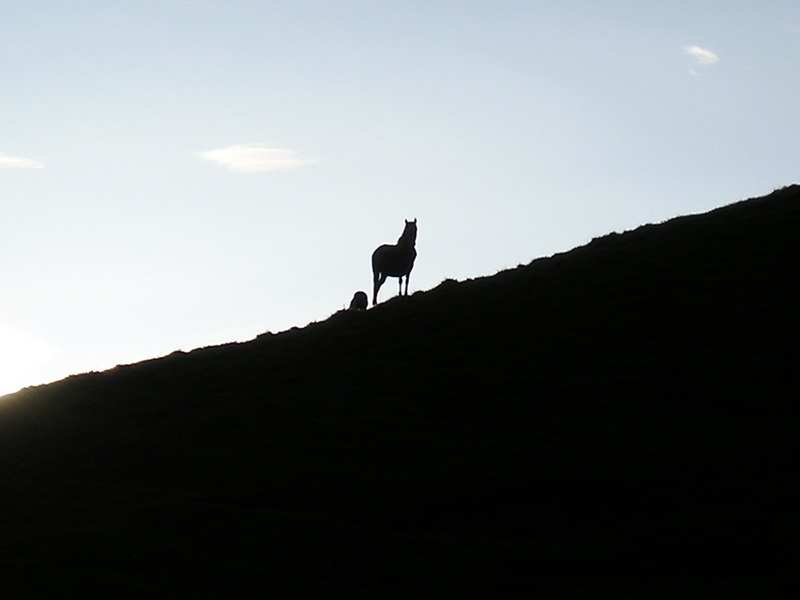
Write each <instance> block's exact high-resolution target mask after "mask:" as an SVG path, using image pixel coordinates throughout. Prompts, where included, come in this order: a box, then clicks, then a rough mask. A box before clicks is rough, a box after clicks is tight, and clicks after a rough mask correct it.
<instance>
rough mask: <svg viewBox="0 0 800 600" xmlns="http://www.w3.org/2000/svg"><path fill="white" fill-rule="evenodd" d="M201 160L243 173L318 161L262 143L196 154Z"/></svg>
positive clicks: (274, 169) (291, 166)
mask: <svg viewBox="0 0 800 600" xmlns="http://www.w3.org/2000/svg"><path fill="white" fill-rule="evenodd" d="M198 156H199V157H200V158H202V159H203V160H209V161H211V162H213V163H216V164H218V165H221V166H223V167H228V168H229V169H231V170H232V171H241V172H244V173H270V172H273V171H282V170H284V169H293V168H295V167H302V166H303V165H309V164H313V163H316V162H319V161H318V160H316V159H301V158H297V157H296V156H295V154H294V152H293V151H292V150H284V149H282V148H268V147H267V146H265V145H264V144H240V145H237V146H229V147H227V148H221V149H219V150H209V151H207V152H200V153H199V154H198Z"/></svg>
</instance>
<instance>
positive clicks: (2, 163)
mask: <svg viewBox="0 0 800 600" xmlns="http://www.w3.org/2000/svg"><path fill="white" fill-rule="evenodd" d="M0 167H12V168H14V169H43V168H44V165H43V164H42V163H40V162H36V161H35V160H30V159H29V158H19V157H17V156H8V155H7V154H3V153H2V152H0Z"/></svg>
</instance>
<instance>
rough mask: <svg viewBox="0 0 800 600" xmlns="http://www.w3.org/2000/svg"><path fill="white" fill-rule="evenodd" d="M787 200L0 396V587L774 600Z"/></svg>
mask: <svg viewBox="0 0 800 600" xmlns="http://www.w3.org/2000/svg"><path fill="white" fill-rule="evenodd" d="M799 211H800V188H797V187H793V188H788V189H786V190H782V191H779V192H776V193H775V194H773V195H771V196H770V197H768V198H765V199H757V200H752V201H748V202H744V203H739V204H736V205H732V206H730V207H724V208H722V209H718V210H717V211H712V212H711V213H708V214H706V215H697V216H692V217H683V218H680V219H676V220H673V221H670V222H667V223H665V224H662V225H656V226H646V227H643V228H640V229H637V230H635V231H633V232H629V233H626V234H622V235H619V234H612V235H609V236H605V237H604V238H599V239H597V240H594V241H593V242H592V243H590V244H588V245H586V246H584V247H581V248H578V249H576V250H574V251H571V252H568V253H564V254H560V255H556V256H554V257H551V258H547V259H539V260H536V261H533V262H532V263H531V264H529V265H526V266H524V267H520V268H518V269H514V270H511V271H508V272H503V273H500V274H498V275H496V276H493V277H487V278H480V279H476V280H472V281H466V282H460V283H458V282H445V283H443V284H442V285H440V286H439V287H437V288H436V289H434V290H431V291H430V292H426V293H418V294H415V295H414V296H412V297H411V298H398V299H393V300H391V301H388V302H386V303H384V304H382V305H380V306H378V307H377V308H375V309H371V310H369V311H367V312H366V313H348V312H344V313H338V314H336V315H334V316H333V317H332V318H330V319H328V320H327V321H325V322H322V323H318V324H314V325H311V326H308V327H306V328H304V329H302V330H292V331H289V332H286V333H282V334H278V335H264V336H260V337H259V338H257V339H256V340H253V341H251V342H247V343H243V344H232V345H226V346H220V347H212V348H207V349H201V350H197V351H194V352H191V353H176V354H174V355H171V356H169V357H166V358H163V359H158V360H154V361H148V362H145V363H140V364H138V365H133V366H129V367H122V368H117V369H113V370H111V371H108V372H106V373H102V374H92V375H86V376H81V377H75V378H71V379H68V380H65V381H63V382H59V383H56V384H52V385H50V386H44V387H40V388H35V389H31V390H26V391H25V392H22V393H20V394H17V395H15V396H13V397H11V398H10V400H9V399H6V400H4V402H3V404H2V406H0V477H2V480H3V483H4V488H3V490H4V491H3V492H2V493H0V502H2V504H0V527H2V528H3V531H4V532H6V537H5V539H6V540H7V544H6V545H5V552H4V555H2V556H0V559H3V563H2V564H3V565H4V566H3V569H4V570H5V573H4V575H5V577H3V578H0V589H6V590H11V591H19V590H29V589H30V586H31V585H34V586H40V587H41V588H42V589H44V590H48V589H52V590H56V589H57V590H60V591H62V592H63V591H64V590H69V589H74V590H85V589H86V585H85V582H86V581H88V580H92V581H97V580H99V581H101V582H105V583H104V585H105V587H102V586H101V587H100V588H98V589H101V590H104V591H105V592H109V591H113V592H114V593H115V594H118V593H120V591H121V590H128V591H130V593H131V595H133V593H134V592H136V593H141V592H142V591H152V590H153V589H168V590H170V591H171V592H172V593H174V594H176V595H177V596H181V595H182V594H183V595H186V596H187V597H189V596H191V597H215V596H217V595H218V594H220V593H230V592H231V590H244V589H247V586H248V585H256V586H259V587H260V588H261V589H265V590H269V591H270V592H271V593H273V594H276V595H279V596H280V597H309V595H311V596H315V597H324V596H338V597H341V596H342V595H344V596H346V597H376V596H385V597H426V596H427V597H453V596H455V597H486V595H487V594H489V593H491V594H492V595H493V596H494V597H502V596H503V594H504V593H506V592H507V593H508V594H509V595H511V594H512V590H513V589H514V588H515V586H524V587H525V588H527V589H528V590H529V591H536V592H539V593H540V594H543V595H545V597H547V596H548V595H553V596H556V595H558V594H561V595H564V596H569V597H582V596H585V597H599V598H602V597H609V598H611V597H674V595H675V594H676V593H694V594H704V593H710V594H712V595H714V596H716V597H720V596H724V595H725V594H726V593H729V592H731V590H734V589H745V590H751V591H753V592H754V593H755V592H759V593H762V594H763V593H764V592H765V591H768V590H769V589H771V586H774V587H775V589H777V585H778V584H777V583H776V582H778V581H780V579H781V578H782V576H786V575H787V574H789V573H791V569H790V568H789V566H788V563H789V560H790V556H789V555H788V554H787V553H786V551H785V546H784V545H785V544H788V543H789V542H791V540H792V539H793V537H794V536H795V535H796V534H797V533H798V529H799V528H798V518H797V515H796V511H795V510H794V506H795V502H794V500H795V499H796V494H795V493H794V492H793V490H794V489H796V487H797V486H796V483H798V482H797V481H796V479H797V477H796V475H794V471H793V469H791V468H789V466H788V465H787V464H786V457H790V456H794V455H796V453H797V452H796V451H797V441H796V435H795V434H794V430H795V427H794V425H795V423H796V419H795V418H794V414H793V413H792V408H793V404H792V402H793V397H792V393H793V391H794V389H795V388H796V386H795V384H794V376H793V375H792V373H793V368H794V365H793V361H792V360H791V355H790V354H787V352H786V350H785V348H786V346H785V344H786V343H788V342H792V341H793V340H794V339H795V337H796V333H797V330H798V328H797V320H796V319H797V317H796V316H795V312H796V311H795V307H796V306H797V300H798V298H797V292H796V290H797V289H798V288H800V286H797V285H795V284H796V283H797V278H798V274H797V270H796V269H795V267H794V262H793V257H795V256H797V250H800V248H798V245H800V236H798V231H800V212H799ZM676 564H677V565H679V567H678V568H676V567H675V565H676ZM32 568H35V569H42V568H46V569H48V572H49V573H50V576H49V577H48V578H47V579H44V580H43V579H41V578H39V579H37V580H36V581H32V580H31V577H30V569H32ZM198 573H199V575H198ZM577 574H579V576H576V575H577ZM82 582H83V583H82Z"/></svg>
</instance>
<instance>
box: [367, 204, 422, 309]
mask: <svg viewBox="0 0 800 600" xmlns="http://www.w3.org/2000/svg"><path fill="white" fill-rule="evenodd" d="M416 241H417V220H416V219H414V220H413V221H406V226H405V229H403V234H402V235H401V236H400V239H398V240H397V244H395V245H391V244H384V245H383V246H378V247H377V248H376V249H375V252H373V253H372V283H373V288H372V304H373V306H374V305H375V304H377V303H378V290H379V289H381V286H382V285H383V282H384V281H386V278H387V277H399V281H398V285H399V290H398V294H401V293H402V291H403V277H405V278H406V293H405V295H406V296H407V295H408V278H409V277H410V276H411V269H413V268H414V259H415V258H417V250H416V248H415V247H414V244H415V243H416Z"/></svg>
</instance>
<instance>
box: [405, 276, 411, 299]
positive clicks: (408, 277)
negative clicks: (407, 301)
mask: <svg viewBox="0 0 800 600" xmlns="http://www.w3.org/2000/svg"><path fill="white" fill-rule="evenodd" d="M409 279H411V271H409V272H408V273H406V296H408V280H409Z"/></svg>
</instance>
